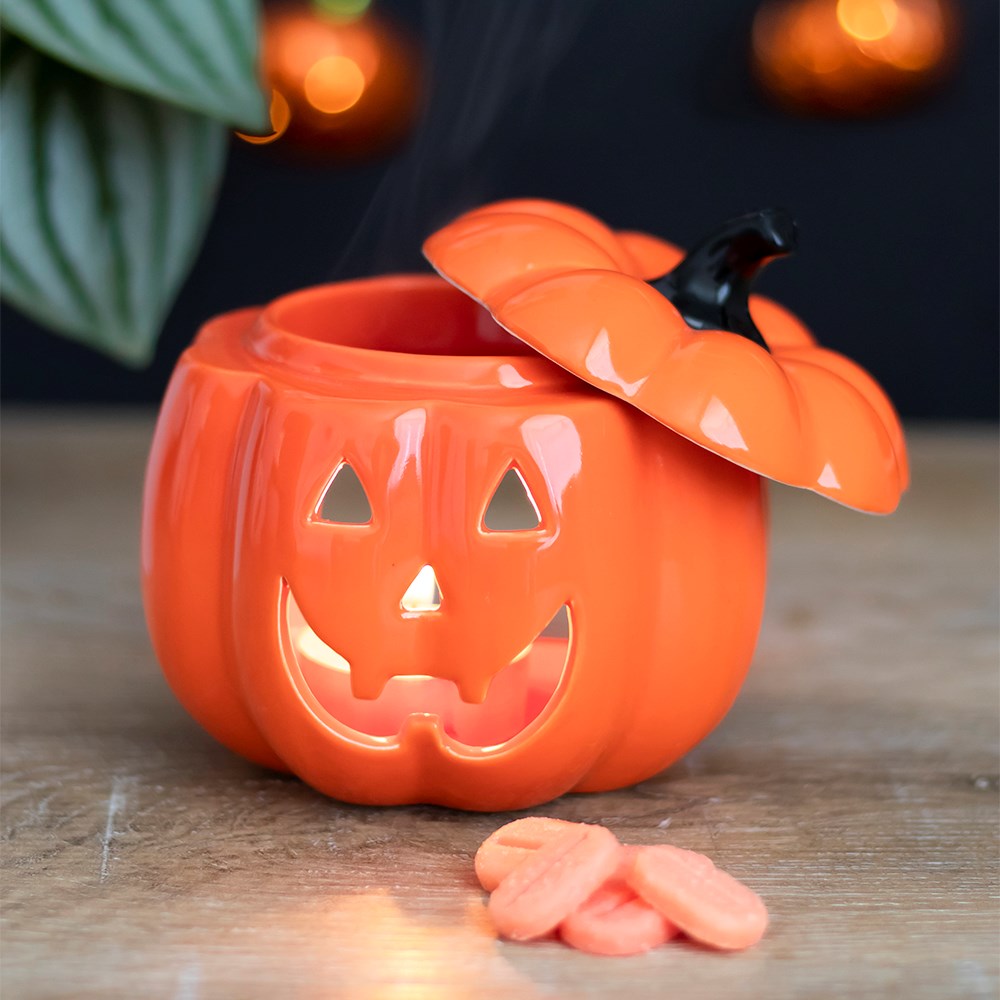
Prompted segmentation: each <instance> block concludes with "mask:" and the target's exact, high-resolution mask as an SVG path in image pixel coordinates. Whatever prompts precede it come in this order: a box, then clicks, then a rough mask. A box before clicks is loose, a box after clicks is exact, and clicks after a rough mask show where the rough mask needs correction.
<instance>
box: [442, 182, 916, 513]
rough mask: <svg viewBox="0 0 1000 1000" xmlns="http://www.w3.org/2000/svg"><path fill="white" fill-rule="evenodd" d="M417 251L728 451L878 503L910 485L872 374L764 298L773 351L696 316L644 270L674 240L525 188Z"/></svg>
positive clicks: (649, 409) (595, 375)
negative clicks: (618, 226) (691, 321)
mask: <svg viewBox="0 0 1000 1000" xmlns="http://www.w3.org/2000/svg"><path fill="white" fill-rule="evenodd" d="M424 252H425V254H426V256H427V258H428V259H429V260H430V262H431V263H432V264H433V265H434V267H435V268H436V269H437V270H438V272H439V273H440V274H441V275H442V276H444V277H445V278H447V279H448V281H450V282H452V283H453V284H454V285H455V286H456V287H458V288H461V289H462V290H463V291H465V292H466V293H467V294H469V295H470V296H472V297H473V298H474V299H476V300H477V301H478V302H481V303H482V304H484V305H485V306H486V307H487V308H488V309H489V310H490V312H491V314H492V315H493V317H494V319H495V320H496V321H497V322H498V323H499V324H500V325H501V326H503V327H504V328H505V329H507V330H509V331H510V332H511V333H513V334H514V335H516V336H517V337H518V338H519V339H520V340H522V341H524V343H526V344H529V345H530V346H531V347H533V348H535V349H536V350H537V351H539V352H540V353H541V354H543V355H545V356H546V357H548V358H550V359H551V360H553V361H555V362H557V363H558V364H559V365H561V366H562V367H564V368H566V369H567V370H568V371H571V372H572V373H573V374H575V375H577V376H579V377H580V378H581V379H583V380H584V381H586V382H588V383H589V384H591V385H593V386H595V387H596V388H599V389H601V390H603V391H604V392H606V393H608V394H610V395H612V396H615V397H617V398H618V399H621V400H623V401H625V402H627V403H630V404H631V405H632V406H634V407H637V408H638V409H639V410H641V411H643V412H644V413H646V414H648V415H649V416H652V417H654V418H655V419H656V420H658V421H659V422H661V423H662V424H664V425H666V426H667V427H669V428H671V429H672V430H674V431H676V432H677V433H678V434H681V435H683V436H684V437H685V438H687V439H688V440H690V441H693V442H694V443H696V444H698V445H700V446H702V447H703V448H706V449H708V450H709V451H711V452H713V453H715V454H717V455H720V456H722V457H723V458H726V459H728V460H729V461H731V462H735V463H737V464H738V465H741V466H743V467H745V468H747V469H750V470H752V471H754V472H757V473H760V474H761V475H763V476H767V477H768V478H771V479H776V480H779V481H781V482H784V483H789V484H791V485H793V486H800V487H804V488H806V489H810V490H814V491H815V492H817V493H820V494H822V495H824V496H827V497H830V498H831V499H833V500H836V501H838V502H840V503H843V504H845V505H847V506H849V507H856V508H858V509H859V510H864V511H869V512H872V513H888V512H890V511H892V510H894V509H895V507H896V505H897V504H898V502H899V497H900V494H901V493H902V491H903V490H905V489H906V486H907V484H908V481H909V471H908V466H907V457H906V446H905V443H904V440H903V433H902V429H901V427H900V424H899V420H898V418H897V417H896V414H895V412H894V410H893V408H892V404H891V403H890V402H889V400H888V398H887V397H886V395H885V394H884V393H883V392H882V390H881V388H880V387H879V386H878V384H877V383H876V382H875V381H874V379H872V377H871V376H870V375H868V373H867V372H865V371H864V370H863V369H862V368H860V367H859V366H858V365H856V364H854V363H853V362H852V361H850V360H848V359H847V358H845V357H843V356H841V355H838V354H835V353H833V352H831V351H827V350H824V349H823V348H821V347H819V346H818V345H817V344H816V343H815V341H814V340H813V338H812V336H811V335H810V333H809V332H808V331H807V330H806V328H805V327H804V326H803V325H802V323H801V322H800V321H799V320H798V319H796V318H795V317H794V316H792V314H791V313H789V312H788V311H787V310H785V309H783V308H782V307H780V306H778V305H777V304H776V303H772V302H769V301H768V300H766V299H762V298H759V297H755V298H753V299H752V300H751V312H752V314H753V316H754V319H755V321H756V323H757V325H758V326H759V328H760V331H761V333H762V334H763V336H764V339H765V341H766V342H767V344H768V348H769V350H764V349H763V347H761V346H759V345H758V344H755V343H753V342H752V341H750V340H748V339H746V338H745V337H742V336H740V335H738V334H736V333H731V332H728V331H723V330H693V329H692V328H691V327H689V326H688V325H687V323H685V321H684V319H683V318H682V317H681V315H680V313H679V312H678V311H677V309H676V308H675V307H674V306H673V304H672V303H671V302H670V301H669V300H668V299H667V298H666V297H665V296H663V295H662V294H660V292H658V291H657V290H656V289H655V288H654V287H653V286H652V285H650V284H648V281H649V280H650V279H652V278H656V277H659V276H660V275H662V274H664V273H665V272H666V271H667V270H669V269H670V268H672V267H673V266H674V265H675V264H676V263H677V262H678V261H679V260H680V259H681V256H682V254H681V252H680V251H679V250H677V248H676V247H673V246H672V245H671V244H669V243H665V242H663V241H662V240H658V239H656V238H655V237H652V236H647V235H643V234H638V233H622V234H615V233H613V232H612V231H611V230H610V229H608V228H607V227H606V226H605V225H604V224H603V223H601V222H599V221H598V220H596V219H594V218H593V217H591V216H588V215H586V213H583V212H581V211H580V210H579V209H574V208H570V207H569V206H565V205H560V204H557V203H555V202H545V201H537V200H520V201H510V202H500V203H497V204H495V205H491V206H486V207H485V208H478V209H475V210H473V211H471V212H469V213H467V214H466V215H464V216H462V217H460V218H459V219H457V220H456V221H455V222H452V223H451V224H450V225H448V226H446V227H444V228H443V229H441V230H439V231H438V232H437V233H435V234H434V235H433V236H431V237H430V238H429V239H428V240H427V242H426V243H425V245H424Z"/></svg>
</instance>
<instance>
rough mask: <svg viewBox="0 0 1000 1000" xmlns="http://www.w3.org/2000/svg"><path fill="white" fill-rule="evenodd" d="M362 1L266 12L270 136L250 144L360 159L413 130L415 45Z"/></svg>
mask: <svg viewBox="0 0 1000 1000" xmlns="http://www.w3.org/2000/svg"><path fill="white" fill-rule="evenodd" d="M369 7H370V5H369V3H367V2H365V0H314V2H313V3H311V4H308V3H303V2H293V3H286V4H278V5H275V6H269V7H267V8H266V9H265V16H264V23H263V29H262V30H263V34H262V39H261V69H262V75H263V77H264V81H265V84H266V85H267V86H269V87H270V88H271V94H272V103H271V126H272V132H271V133H270V134H267V135H263V136H251V135H244V134H242V133H237V134H238V135H239V137H240V138H241V139H244V140H246V141H247V142H251V143H257V144H260V143H271V142H274V141H275V140H277V139H279V138H280V139H281V140H282V145H286V144H287V145H292V146H295V147H298V148H299V149H305V150H308V151H310V152H311V153H312V154H313V155H315V156H322V157H330V158H333V157H339V158H346V159H357V158H363V157H366V156H369V155H373V154H377V153H379V152H382V151H383V150H385V149H386V148H387V147H389V146H391V145H393V144H394V143H395V142H397V141H398V140H400V139H401V138H402V137H403V136H404V135H405V134H406V133H407V131H408V130H409V128H410V126H411V125H412V123H413V120H414V117H415V115H416V111H417V102H418V97H419V93H420V87H419V82H418V77H419V71H418V65H417V56H416V50H415V47H414V45H413V44H412V43H411V41H410V39H409V38H408V37H407V36H405V35H404V34H403V33H402V31H401V30H400V29H399V28H397V27H396V26H395V25H394V24H391V23H390V22H389V21H388V20H387V19H385V18H384V17H381V16H379V15H376V14H375V13H373V12H372V11H371V10H370V9H369Z"/></svg>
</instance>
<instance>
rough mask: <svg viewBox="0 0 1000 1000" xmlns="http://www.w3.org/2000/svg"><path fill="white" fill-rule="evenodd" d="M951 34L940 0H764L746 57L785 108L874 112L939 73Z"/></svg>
mask: <svg viewBox="0 0 1000 1000" xmlns="http://www.w3.org/2000/svg"><path fill="white" fill-rule="evenodd" d="M957 34H958V25H957V17H956V15H955V12H954V10H953V8H952V5H951V4H950V3H948V2H947V0H766V2H765V3H764V4H762V5H761V7H760V9H759V10H758V11H757V14H756V16H755V18H754V24H753V38H752V63H753V69H754V74H755V76H756V77H757V79H758V80H759V81H760V83H761V85H762V86H763V87H764V89H765V90H766V91H767V92H768V93H769V94H770V95H771V96H772V97H774V98H775V99H776V100H777V101H778V102H779V103H781V104H783V105H784V106H786V107H789V108H791V109H793V110H796V111H802V112H807V113H813V114H826V115H842V116H863V115H870V114H878V113H880V112H883V111H887V110H891V109H892V108H895V107H897V106H899V105H901V104H903V103H905V102H907V101H908V100H911V99H913V98H915V97H917V96H919V95H920V94H922V93H924V92H925V91H927V90H928V89H929V88H930V87H932V86H933V84H934V83H936V82H937V81H938V80H939V79H940V78H941V77H942V76H943V74H944V73H945V72H946V70H947V69H948V67H949V65H950V64H951V62H952V60H953V57H954V54H955V50H956V47H957Z"/></svg>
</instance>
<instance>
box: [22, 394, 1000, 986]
mask: <svg viewBox="0 0 1000 1000" xmlns="http://www.w3.org/2000/svg"><path fill="white" fill-rule="evenodd" d="M151 426H152V424H151V419H150V417H149V416H148V415H145V414H129V413H125V414H122V413H112V414H103V415H102V414H96V415H95V414H88V413H85V412H69V413H66V412H63V413H62V414H58V415H56V414H44V413H24V412H15V413H8V414H6V415H5V417H4V420H3V427H2V431H3V535H2V542H3V637H2V638H3V649H2V652H3V741H4V750H3V767H4V771H5V805H4V807H3V831H4V837H5V841H4V847H3V856H2V862H3V873H4V874H3V877H4V883H3V901H4V905H3V921H4V924H3V935H2V946H3V954H2V959H3V961H2V976H3V980H2V985H3V997H4V1000H15V998H22V997H32V998H34V997H73V998H83V997H101V998H109V997H135V998H159V997H172V998H186V1000H190V998H195V997H223V998H229V997H232V998H237V1000H247V998H255V997H262V998H263V997H267V998H285V997H309V998H312V997H316V998H320V997H347V998H353V997H358V998H361V997H377V998H385V1000H390V998H392V1000H432V998H433V1000H450V998H457V997H461V998H470V1000H471V998H476V1000H478V998H492V997H505V998H508V997H515V998H519V997H525V998H532V997H602V996H608V997H612V996H619V995H621V996H626V997H629V998H640V997H667V996H671V997H673V996H681V997H692V998H698V997H705V998H712V1000H718V998H722V997H724V998H726V1000H735V998H739V997H766V998H770V1000H774V998H781V997H837V998H841V997H881V996H897V997H905V998H920V997H933V998H941V997H962V998H971V997H984V998H994V997H996V996H997V989H998V958H997V955H998V949H997V944H998V932H1000V914H998V908H997V901H996V889H997V820H998V798H997V778H996V771H997V760H998V651H997V593H996V590H997V553H998V544H997V478H998V472H997V465H998V462H997V451H998V449H997V439H996V436H995V434H993V433H992V432H990V431H984V430H975V429H968V428H966V429H934V428H924V429H918V430H914V431H912V433H911V435H910V440H911V446H912V455H913V460H914V467H915V485H914V487H913V488H912V490H911V492H910V493H909V494H908V495H907V497H906V498H905V499H904V502H903V506H902V507H901V509H900V511H899V512H898V513H897V514H896V515H895V516H893V517H891V518H888V519H886V518H874V517H866V516H863V515H860V514H856V513H853V512H851V511H847V510H844V509H842V508H839V507H837V506H835V505H834V504H831V503H829V502H827V501H824V500H821V499H820V498H818V497H815V496H813V495H811V494H806V493H801V492H798V491H793V490H790V489H786V488H780V487H779V488H775V490H774V491H773V500H774V502H773V522H774V530H773V547H772V553H773V558H772V568H771V583H770V589H769V593H768V606H767V611H766V615H765V621H764V626H763V631H762V635H761V640H760V643H759V646H758V651H757V655H756V659H755V664H754V667H753V668H752V670H751V675H750V679H749V681H748V683H747V684H746V687H745V689H744V691H743V693H742V695H741V696H740V699H739V700H738V701H737V704H736V706H735V708H734V709H733V710H732V712H731V713H730V715H729V716H728V717H727V718H726V720H725V721H724V722H723V723H722V725H721V726H720V727H719V728H718V730H716V732H715V733H714V734H713V735H712V736H711V737H710V738H709V739H708V740H707V741H706V742H705V743H704V744H702V745H701V746H700V747H699V748H697V749H696V750H695V751H694V752H693V753H692V754H691V755H690V756H689V757H688V758H687V759H686V760H684V761H683V762H682V763H680V764H679V765H677V766H675V767H673V768H671V769H670V770H669V771H667V772H666V773H664V774H662V775H660V776H658V777H656V778H654V779H652V780H650V781H647V782H645V783H643V784H642V785H640V786H637V787H635V788H629V789H625V790H623V791H620V792H615V793H609V794H602V795H575V796H566V797H564V798H562V799H560V800H558V801H556V802H553V803H550V804H549V805H548V806H546V807H543V808H541V809H539V810H536V811H537V812H544V813H546V814H549V815H553V816H559V817H563V818H567V819H575V820H587V821H593V822H601V823H604V824H606V825H608V826H609V827H611V829H612V830H614V831H615V833H617V834H618V835H619V836H620V837H621V838H622V839H623V840H626V841H629V842H632V843H640V844H656V843H663V842H668V843H674V844H678V845H680V846H682V847H688V848H693V849H695V850H699V851H704V852H706V853H708V854H710V855H711V856H712V857H713V858H714V859H715V860H716V862H717V863H718V864H719V865H720V867H723V868H726V869H728V870H730V871H731V872H733V873H734V874H735V875H737V876H739V877H741V878H743V879H744V880H745V881H746V882H748V883H749V884H750V885H751V886H753V887H754V888H755V889H756V890H758V891H759V892H760V893H761V894H762V895H763V896H764V898H765V899H766V901H767V904H768V906H769V908H770V911H771V914H772V926H771V928H770V930H769V932H768V934H767V936H766V937H765V939H764V940H763V942H761V944H759V945H758V946H757V947H756V948H753V949H751V950H750V951H748V952H745V953H742V954H734V955H724V954H714V953H711V952H708V951H704V950H700V949H698V948H696V947H693V946H691V945H686V944H681V943H675V944H672V945H668V946H666V947H663V948H661V949H659V950H657V951H655V952H653V953H650V954H647V955H644V956H640V957H636V958H626V959H611V958H597V957H592V956H588V955H584V954H581V953H578V952H574V951H571V950H570V949H568V948H566V947H564V946H562V945H559V944H556V943H537V944H530V945H524V944H509V943H505V942H500V941H497V940H496V939H495V937H494V934H493V932H492V930H491V927H490V924H489V921H488V919H487V918H486V914H485V911H484V897H483V894H482V893H481V892H480V891H479V889H478V887H477V885H476V883H475V880H474V877H473V871H472V863H471V861H472V856H473V853H474V852H475V849H476V847H477V846H478V844H479V843H480V841H481V840H482V839H483V838H484V837H485V836H486V835H487V834H488V833H489V832H490V831H492V830H493V829H495V828H496V827H497V826H499V825H500V823H501V822H503V821H505V820H507V819H509V818H511V815H510V814H508V815H502V816H501V815H475V814H467V813H460V812H453V811H449V810H446V809H440V808H432V807H410V808H399V809H365V808H359V807H354V806H347V805H342V804H339V803H337V802H333V801H330V800H328V799H324V798H322V797H321V796H319V795H317V794H316V793H314V792H312V791H311V790H310V789H309V788H307V787H305V786H303V785H302V784H301V783H299V782H298V781H296V780H294V779H291V778H287V777H281V776H277V775H275V774H272V773H269V772H266V771H263V770H260V769H258V768H256V767H254V766H252V765H250V764H247V763H244V762H242V761H241V760H239V759H237V758H236V757H234V756H233V755H232V754H230V753H229V752H228V751H226V750H225V749H223V748H222V747H220V746H218V745H217V744H215V743H214V742H213V741H212V740H211V739H210V738H209V737H207V736H206V735H204V734H203V733H202V732H201V731H200V730H199V728H198V727H197V726H196V725H195V724H194V723H193V722H191V721H190V720H189V719H188V717H187V716H186V715H185V713H184V712H183V710H182V709H181V708H180V707H179V706H178V705H177V704H176V702H175V701H174V699H173V697H172V695H171V693H170V692H169V690H168V688H167V686H166V684H165V682H164V681H163V680H162V678H161V676H160V674H159V672H158V669H157V666H156V664H155V661H154V658H153V655H152V653H151V651H150V648H149V644H148V641H147V638H146V633H145V628H144V625H143V619H142V611H141V606H140V599H139V593H138V583H137V580H138V568H137V562H138V545H137V532H138V521H139V507H138V504H139V494H140V487H141V478H142V468H143V462H144V457H145V452H146V449H147V446H148V442H149V437H150V433H151Z"/></svg>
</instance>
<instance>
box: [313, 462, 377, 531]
mask: <svg viewBox="0 0 1000 1000" xmlns="http://www.w3.org/2000/svg"><path fill="white" fill-rule="evenodd" d="M317 516H318V517H319V519H320V520H321V521H329V522H331V523H332V524H370V523H371V519H372V506H371V504H370V503H369V502H368V497H367V495H366V494H365V488H364V487H363V486H362V485H361V480H360V479H358V474H357V473H356V472H355V471H354V469H352V468H351V467H350V465H348V463H347V462H344V463H343V464H342V465H341V466H340V467H339V468H338V469H337V471H336V472H335V473H334V474H333V478H332V479H331V480H330V484H329V485H328V486H327V488H326V492H325V493H324V494H323V499H322V500H320V502H319V508H318V509H317Z"/></svg>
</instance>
